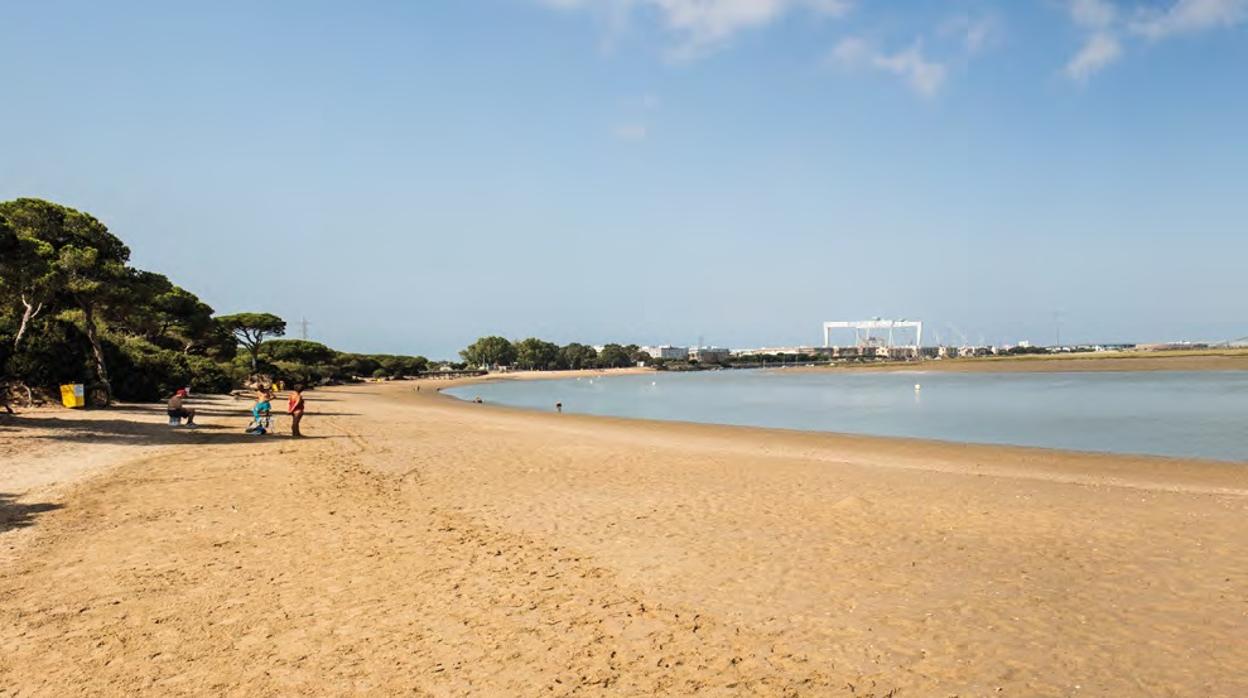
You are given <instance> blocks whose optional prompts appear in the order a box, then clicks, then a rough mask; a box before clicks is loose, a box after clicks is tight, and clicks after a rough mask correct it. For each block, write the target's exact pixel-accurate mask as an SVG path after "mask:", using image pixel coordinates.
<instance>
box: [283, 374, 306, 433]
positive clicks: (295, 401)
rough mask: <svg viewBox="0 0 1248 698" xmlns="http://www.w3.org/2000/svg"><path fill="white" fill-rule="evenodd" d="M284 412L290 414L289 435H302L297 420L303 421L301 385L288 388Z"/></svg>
mask: <svg viewBox="0 0 1248 698" xmlns="http://www.w3.org/2000/svg"><path fill="white" fill-rule="evenodd" d="M286 412H287V413H288V414H290V435H291V436H293V437H296V438H299V437H302V436H303V434H302V433H301V432H300V431H299V422H301V421H303V386H302V385H295V386H292V387H291V389H290V398H289V399H287V401H286Z"/></svg>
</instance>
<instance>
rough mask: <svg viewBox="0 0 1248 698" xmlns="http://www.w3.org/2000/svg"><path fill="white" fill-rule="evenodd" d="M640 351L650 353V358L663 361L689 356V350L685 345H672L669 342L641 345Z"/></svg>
mask: <svg viewBox="0 0 1248 698" xmlns="http://www.w3.org/2000/svg"><path fill="white" fill-rule="evenodd" d="M641 350H642V351H644V352H646V353H647V354H649V355H650V358H652V359H663V360H665V361H684V360H685V359H688V358H689V350H688V349H686V348H685V347H674V346H672V345H670V344H660V345H658V346H653V347H642V348H641Z"/></svg>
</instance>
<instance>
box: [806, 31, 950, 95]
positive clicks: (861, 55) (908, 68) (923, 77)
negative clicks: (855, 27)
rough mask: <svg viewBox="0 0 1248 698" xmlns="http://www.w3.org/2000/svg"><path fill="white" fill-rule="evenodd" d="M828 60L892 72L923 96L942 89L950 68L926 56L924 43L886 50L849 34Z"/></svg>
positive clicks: (854, 66)
mask: <svg viewBox="0 0 1248 698" xmlns="http://www.w3.org/2000/svg"><path fill="white" fill-rule="evenodd" d="M829 61H830V62H831V63H832V64H833V65H837V66H840V67H842V68H845V69H850V70H856V69H861V68H871V69H874V70H879V71H882V72H886V73H891V74H893V75H896V76H897V77H900V78H901V79H903V80H904V81H905V82H906V84H907V85H909V86H910V89H912V90H914V91H915V92H916V93H918V94H920V95H922V96H924V97H931V96H933V95H935V94H936V93H937V92H939V91H940V88H941V87H943V86H944V84H945V78H946V77H947V76H948V72H949V71H948V69H947V68H946V67H945V65H944V64H943V63H939V62H936V61H932V60H928V59H927V58H925V57H924V56H923V45H922V43H921V42H917V41H916V42H915V43H914V44H913V45H911V46H910V48H907V49H905V50H902V51H898V52H897V53H893V54H887V53H881V52H879V51H877V50H876V49H874V48H873V47H872V46H871V44H870V43H868V42H867V41H866V40H865V39H862V38H859V37H849V38H846V39H843V40H841V42H840V43H839V44H837V45H836V46H835V47H834V48H833V49H832V53H831V54H830V55H829Z"/></svg>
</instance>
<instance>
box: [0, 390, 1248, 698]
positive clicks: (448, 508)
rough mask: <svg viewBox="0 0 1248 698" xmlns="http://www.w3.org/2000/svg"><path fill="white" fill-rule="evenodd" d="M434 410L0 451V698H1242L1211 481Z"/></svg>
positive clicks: (885, 444) (1201, 472)
mask: <svg viewBox="0 0 1248 698" xmlns="http://www.w3.org/2000/svg"><path fill="white" fill-rule="evenodd" d="M438 385H439V384H437V383H426V384H424V386H423V389H422V391H421V392H420V393H419V394H417V393H415V392H414V391H413V388H414V384H412V383H390V384H383V385H369V386H356V387H344V388H339V389H332V390H324V391H317V392H315V393H312V394H309V416H308V417H307V419H305V422H304V424H305V427H306V428H305V430H306V432H307V433H309V434H311V435H312V436H313V437H314V438H310V439H306V440H302V441H296V440H293V439H290V438H286V437H284V436H281V435H278V436H276V437H263V438H256V437H247V436H244V435H242V434H241V433H240V432H241V429H242V426H243V424H244V423H245V422H246V417H245V414H244V412H245V405H242V404H238V405H235V404H232V403H229V402H216V403H213V404H211V405H208V409H209V410H210V412H211V414H207V415H205V416H204V417H203V418H202V421H204V422H205V423H206V425H207V426H208V427H209V428H205V429H203V430H200V431H198V432H187V431H183V430H170V429H168V428H167V427H165V426H164V425H163V424H161V422H162V421H163V414H161V411H160V410H156V409H139V408H135V409H133V410H130V411H127V412H125V413H118V412H116V411H106V412H88V413H70V412H35V413H30V414H28V415H26V416H23V417H22V418H21V421H19V422H0V493H7V494H0V695H23V696H25V695H48V696H63V695H121V694H130V693H134V692H136V691H143V690H146V691H148V692H151V693H155V694H186V695H236V696H256V695H261V696H263V695H341V694H369V695H391V694H407V695H431V696H440V695H502V696H529V695H533V696H537V695H543V696H545V695H555V696H558V695H572V694H580V695H599V694H611V695H685V694H692V693H701V694H705V695H764V696H766V695H810V696H824V695H853V696H888V695H892V696H951V695H959V696H982V695H1013V696H1049V695H1052V696H1142V695H1158V696H1243V695H1248V672H1246V668H1248V642H1246V639H1248V536H1245V535H1244V522H1245V515H1248V468H1245V467H1243V466H1236V465H1229V464H1219V463H1201V462H1184V461H1177V460H1168V459H1159V458H1126V457H1111V456H1091V455H1084V454H1071V453H1062V452H1055V451H1043V450H1035V449H1015V448H1000V447H985V446H960V445H951V444H940V443H932V442H922V441H907V440H884V439H873V438H865V437H844V436H834V435H820V434H803V433H796V432H785V431H776V430H761V429H745V428H731V427H715V426H699V425H687V424H656V423H647V422H631V421H626V420H617V419H606V418H594V417H584V416H574V415H555V414H539V413H532V412H523V411H518V410H508V409H503V408H498V407H493V406H490V405H473V404H468V403H461V402H459V401H456V400H453V399H451V398H448V397H445V396H440V395H438V394H437V393H436V392H435V391H434V388H435V387H437V386H438ZM441 385H445V384H441ZM32 415H33V416H32ZM27 420H30V421H27ZM21 423H24V424H30V425H32V426H28V427H21V428H15V427H14V424H21ZM279 424H280V422H279ZM282 426H283V427H284V426H285V425H284V424H282ZM211 427H219V428H211ZM84 458H89V459H92V460H91V462H90V463H86V464H84V461H83V459H84Z"/></svg>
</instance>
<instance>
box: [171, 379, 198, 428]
mask: <svg viewBox="0 0 1248 698" xmlns="http://www.w3.org/2000/svg"><path fill="white" fill-rule="evenodd" d="M187 395H188V393H187V390H186V388H178V391H177V392H175V393H174V394H173V397H171V398H169V419H177V420H179V421H181V420H183V419H185V420H186V426H188V427H193V426H195V410H194V409H193V408H190V407H187V406H186V396H187ZM170 424H173V422H170Z"/></svg>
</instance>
